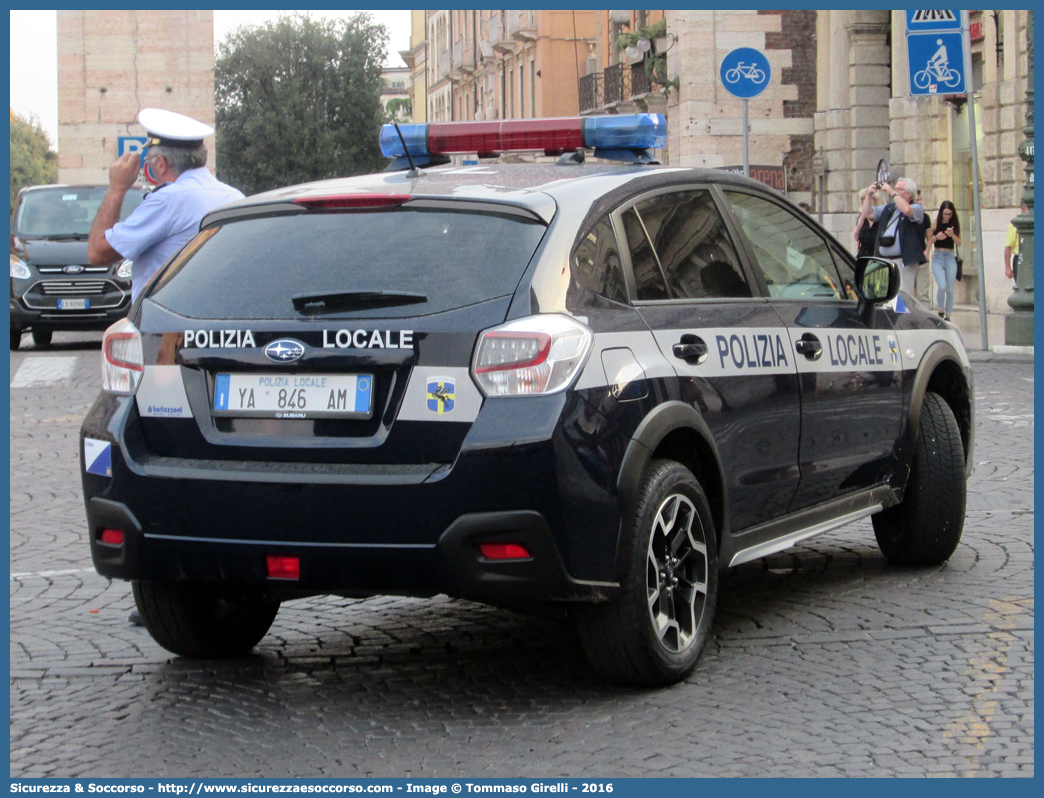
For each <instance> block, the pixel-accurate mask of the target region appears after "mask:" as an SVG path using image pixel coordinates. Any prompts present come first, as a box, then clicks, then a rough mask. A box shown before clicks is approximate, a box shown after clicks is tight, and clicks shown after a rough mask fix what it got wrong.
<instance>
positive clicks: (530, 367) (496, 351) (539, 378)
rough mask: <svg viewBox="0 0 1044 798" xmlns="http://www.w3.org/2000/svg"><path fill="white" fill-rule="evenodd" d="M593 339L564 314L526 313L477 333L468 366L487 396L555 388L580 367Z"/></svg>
mask: <svg viewBox="0 0 1044 798" xmlns="http://www.w3.org/2000/svg"><path fill="white" fill-rule="evenodd" d="M592 340H593V336H592V335H591V331H590V330H589V329H588V328H587V327H585V326H584V325H583V324H581V323H580V322H578V321H576V320H575V319H572V318H570V317H568V316H561V315H558V314H555V313H549V314H546V315H540V316H527V317H526V318H524V319H517V320H515V321H512V322H508V323H507V324H503V325H501V326H499V327H494V328H493V329H491V330H486V331H485V332H483V333H481V334H480V335H479V340H478V346H476V347H475V358H474V361H473V363H472V367H471V372H472V374H473V375H474V377H475V382H476V383H478V386H479V388H480V389H481V390H482V392H483V393H484V394H485V395H486V396H522V395H530V394H550V393H557V392H558V391H562V390H565V389H566V388H567V387H569V385H570V383H571V382H572V381H573V379H574V378H575V377H576V376H577V374H579V373H580V369H581V368H582V367H583V365H584V363H585V362H586V360H587V356H588V354H589V353H590V352H591V342H592Z"/></svg>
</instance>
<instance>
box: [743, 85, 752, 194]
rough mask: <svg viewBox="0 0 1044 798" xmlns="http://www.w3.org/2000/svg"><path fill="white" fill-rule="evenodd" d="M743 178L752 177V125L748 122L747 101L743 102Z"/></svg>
mask: <svg viewBox="0 0 1044 798" xmlns="http://www.w3.org/2000/svg"><path fill="white" fill-rule="evenodd" d="M743 176H744V177H750V124H749V122H748V120H747V100H744V101H743Z"/></svg>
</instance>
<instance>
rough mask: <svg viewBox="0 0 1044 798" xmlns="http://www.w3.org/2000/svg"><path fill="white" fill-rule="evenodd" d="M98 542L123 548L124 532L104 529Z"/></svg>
mask: <svg viewBox="0 0 1044 798" xmlns="http://www.w3.org/2000/svg"><path fill="white" fill-rule="evenodd" d="M98 540H99V541H101V542H102V543H108V544H109V545H110V546H122V545H123V530H122V529H103V530H102V531H101V532H100V533H99V535H98Z"/></svg>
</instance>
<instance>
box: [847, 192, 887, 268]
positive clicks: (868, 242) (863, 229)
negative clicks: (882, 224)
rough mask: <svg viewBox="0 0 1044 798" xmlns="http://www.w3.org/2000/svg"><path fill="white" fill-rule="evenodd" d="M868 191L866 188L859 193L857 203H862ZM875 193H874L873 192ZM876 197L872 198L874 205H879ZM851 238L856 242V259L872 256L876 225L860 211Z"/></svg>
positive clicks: (875, 239) (875, 238)
mask: <svg viewBox="0 0 1044 798" xmlns="http://www.w3.org/2000/svg"><path fill="white" fill-rule="evenodd" d="M869 191H870V189H868V188H864V189H863V190H862V191H860V192H859V202H860V203H862V201H863V197H865V196H866V194H867V193H868V192H869ZM875 193H876V192H875ZM876 200H877V197H876V196H875V197H874V202H873V204H874V205H881V204H883V203H879V202H877V201H876ZM852 238H854V239H855V240H856V244H857V245H858V248H857V250H856V257H857V258H862V257H863V256H865V255H873V254H874V244H875V243H876V241H877V225H876V224H875V223H874V220H873V219H872V218H871V217H869V216H864V215H863V213H862V211H860V213H859V221H857V222H856V227H855V230H853V231H852Z"/></svg>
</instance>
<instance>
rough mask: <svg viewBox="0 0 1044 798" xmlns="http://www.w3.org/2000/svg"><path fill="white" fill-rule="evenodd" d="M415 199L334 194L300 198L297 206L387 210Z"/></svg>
mask: <svg viewBox="0 0 1044 798" xmlns="http://www.w3.org/2000/svg"><path fill="white" fill-rule="evenodd" d="M411 199H413V197H411V196H410V195H409V194H334V195H329V196H326V197H298V198H297V199H295V200H294V203H295V204H297V205H303V206H304V207H306V208H315V209H316V210H336V209H339V208H385V207H388V206H389V205H402V204H403V203H404V202H409V201H410V200H411Z"/></svg>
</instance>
